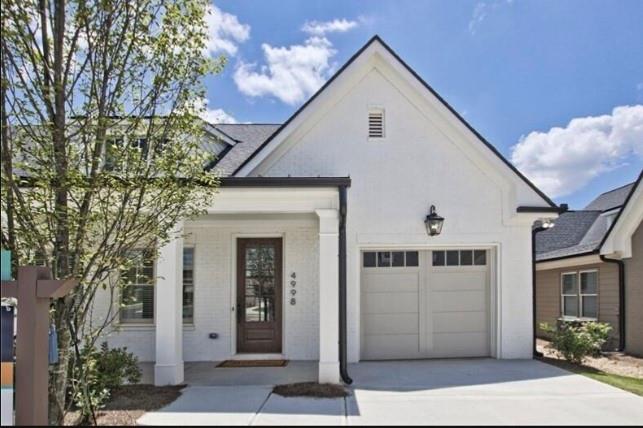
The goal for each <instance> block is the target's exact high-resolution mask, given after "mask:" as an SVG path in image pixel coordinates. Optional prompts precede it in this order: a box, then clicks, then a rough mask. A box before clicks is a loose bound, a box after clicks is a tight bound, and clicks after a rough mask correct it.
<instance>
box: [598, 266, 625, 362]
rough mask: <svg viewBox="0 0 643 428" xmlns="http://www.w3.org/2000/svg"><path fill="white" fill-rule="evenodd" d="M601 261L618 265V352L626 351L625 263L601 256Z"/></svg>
mask: <svg viewBox="0 0 643 428" xmlns="http://www.w3.org/2000/svg"><path fill="white" fill-rule="evenodd" d="M601 260H602V261H604V262H606V263H616V264H617V265H618V351H619V352H622V351H623V350H625V263H624V262H623V260H618V259H610V258H607V257H605V256H604V255H602V254H601Z"/></svg>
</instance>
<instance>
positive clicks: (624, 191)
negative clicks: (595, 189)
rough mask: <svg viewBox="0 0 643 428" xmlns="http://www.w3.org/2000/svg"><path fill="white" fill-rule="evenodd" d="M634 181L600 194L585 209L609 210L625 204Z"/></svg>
mask: <svg viewBox="0 0 643 428" xmlns="http://www.w3.org/2000/svg"><path fill="white" fill-rule="evenodd" d="M633 187H634V183H630V184H626V185H625V186H621V187H618V188H616V189H613V190H610V191H609V192H605V193H603V194H601V195H599V196H598V197H597V198H596V199H594V200H593V201H592V202H590V203H589V204H588V205H587V206H586V207H585V208H584V209H586V210H598V211H609V210H611V209H614V208H618V207H621V206H623V203H624V202H625V199H627V195H629V194H630V192H631V191H632V188H633Z"/></svg>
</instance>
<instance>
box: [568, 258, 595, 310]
mask: <svg viewBox="0 0 643 428" xmlns="http://www.w3.org/2000/svg"><path fill="white" fill-rule="evenodd" d="M561 306H562V308H561V309H562V314H563V317H566V318H598V271H596V270H590V271H580V272H565V273H563V274H562V276H561Z"/></svg>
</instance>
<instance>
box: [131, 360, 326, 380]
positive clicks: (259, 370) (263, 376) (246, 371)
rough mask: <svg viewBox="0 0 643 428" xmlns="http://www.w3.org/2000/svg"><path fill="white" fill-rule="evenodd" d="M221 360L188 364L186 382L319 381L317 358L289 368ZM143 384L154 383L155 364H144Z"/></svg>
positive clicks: (292, 364) (185, 372) (289, 364)
mask: <svg viewBox="0 0 643 428" xmlns="http://www.w3.org/2000/svg"><path fill="white" fill-rule="evenodd" d="M219 363H220V361H218V362H217V361H215V362H210V361H202V362H193V363H184V375H185V378H184V381H183V383H185V384H186V385H190V386H274V385H283V384H289V383H299V382H315V381H317V378H318V375H319V373H318V363H317V361H289V362H288V365H287V366H285V367H243V368H222V367H217V365H218V364H219ZM139 366H140V367H141V370H142V372H143V376H142V378H141V383H142V384H152V383H154V363H141V364H140V365H139Z"/></svg>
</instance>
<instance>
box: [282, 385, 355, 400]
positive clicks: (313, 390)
mask: <svg viewBox="0 0 643 428" xmlns="http://www.w3.org/2000/svg"><path fill="white" fill-rule="evenodd" d="M272 392H273V393H275V394H277V395H281V396H282V397H311V398H344V397H348V396H349V395H350V394H349V392H348V390H347V389H346V388H344V387H343V386H342V385H335V384H331V383H316V382H302V383H291V384H287V385H277V386H275V387H274V389H273V390H272Z"/></svg>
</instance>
